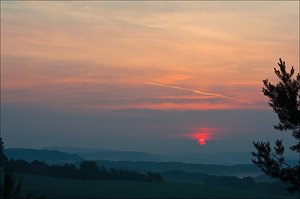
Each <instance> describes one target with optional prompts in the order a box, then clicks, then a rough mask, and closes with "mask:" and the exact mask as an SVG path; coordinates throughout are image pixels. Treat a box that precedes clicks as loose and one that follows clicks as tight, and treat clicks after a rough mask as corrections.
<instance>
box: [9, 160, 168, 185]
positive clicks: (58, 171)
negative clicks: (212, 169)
mask: <svg viewBox="0 0 300 199" xmlns="http://www.w3.org/2000/svg"><path fill="white" fill-rule="evenodd" d="M4 167H5V168H10V169H12V170H13V171H15V172H20V173H29V174H35V175H46V176H53V177H63V178H73V179H83V180H133V181H145V182H162V181H163V178H162V176H161V175H160V174H159V173H155V172H151V171H148V172H146V173H138V172H136V171H134V170H124V169H115V168H111V169H106V168H105V167H103V166H98V165H97V163H96V162H95V161H82V162H81V163H80V164H79V167H76V166H75V165H74V164H69V163H65V164H64V165H48V164H47V163H45V162H43V161H39V160H34V161H32V162H27V161H25V160H14V159H10V160H7V161H5V163H4Z"/></svg>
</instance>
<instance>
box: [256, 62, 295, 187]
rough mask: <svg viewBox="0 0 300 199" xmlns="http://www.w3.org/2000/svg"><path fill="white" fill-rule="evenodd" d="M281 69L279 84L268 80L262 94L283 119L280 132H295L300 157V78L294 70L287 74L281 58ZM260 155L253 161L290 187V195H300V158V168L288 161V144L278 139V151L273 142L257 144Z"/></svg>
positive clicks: (257, 154) (276, 127)
mask: <svg viewBox="0 0 300 199" xmlns="http://www.w3.org/2000/svg"><path fill="white" fill-rule="evenodd" d="M278 66H279V70H278V69H276V68H274V72H275V74H276V75H277V77H278V78H279V80H280V81H279V83H277V84H276V85H273V84H271V83H270V82H269V81H268V79H266V80H264V81H263V83H264V87H263V89H262V92H263V93H264V95H265V96H267V97H268V98H269V103H268V104H269V105H270V106H271V107H272V108H273V110H274V111H275V113H277V116H278V118H279V123H278V124H277V125H275V126H274V128H275V129H277V130H280V131H292V135H293V137H294V138H295V140H296V144H295V145H293V146H291V147H290V149H291V150H292V151H294V152H297V153H299V155H300V75H299V73H298V75H297V76H296V78H295V79H293V78H292V77H293V75H294V73H295V70H294V68H293V67H292V69H291V70H290V72H287V71H286V66H285V62H284V61H282V60H281V59H279V63H278ZM253 144H254V147H255V148H256V150H257V152H252V155H253V156H254V159H252V162H253V163H254V164H256V165H257V166H258V167H259V168H261V169H262V171H263V172H264V173H266V174H267V175H269V176H271V177H273V178H278V179H280V180H282V181H283V182H286V183H288V184H289V185H290V187H289V188H288V190H289V191H290V192H294V191H298V192H300V159H299V165H297V166H294V167H292V166H291V165H289V164H287V163H286V162H285V159H284V156H283V154H284V150H285V148H284V145H283V144H282V140H278V139H277V140H276V142H275V146H274V151H275V153H274V152H273V150H272V149H271V146H270V142H253Z"/></svg>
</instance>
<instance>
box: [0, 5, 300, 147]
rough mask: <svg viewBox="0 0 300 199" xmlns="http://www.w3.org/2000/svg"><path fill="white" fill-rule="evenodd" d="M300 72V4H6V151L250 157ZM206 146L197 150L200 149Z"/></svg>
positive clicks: (270, 132)
mask: <svg viewBox="0 0 300 199" xmlns="http://www.w3.org/2000/svg"><path fill="white" fill-rule="evenodd" d="M279 58H282V59H283V60H285V61H286V63H287V66H288V67H289V68H290V67H291V66H294V67H295V69H296V72H297V73H298V72H299V2H298V1H285V2H283V1H266V2H261V1H247V2H238V1H233V2H230V1H213V2H205V1H190V2H181V1H137V2H133V1H131V2H130V1H101V2H100V1H87V2H84V1H52V2H51V1H48V2H47V1H41V2H38V1H32V2H31V1H1V136H2V137H3V139H4V142H5V144H6V147H27V148H41V147H54V146H72V147H85V148H87V147H88V148H106V149H114V150H131V151H144V152H151V153H170V152H220V151H222V152H238V151H253V144H252V141H266V140H271V141H272V140H274V139H275V138H278V137H280V138H284V140H285V143H287V144H290V143H293V139H292V138H291V136H290V134H289V133H282V132H278V131H276V130H274V129H273V125H274V124H276V123H277V122H278V120H277V118H276V114H275V113H274V112H273V111H272V110H271V108H270V107H268V104H267V99H266V97H264V96H263V94H262V92H261V89H262V86H263V84H262V80H264V79H266V78H268V79H269V80H270V81H271V82H274V83H276V81H277V79H276V77H275V75H274V73H273V70H274V69H273V68H274V67H276V66H277V63H278V59H279ZM200 139H201V140H200Z"/></svg>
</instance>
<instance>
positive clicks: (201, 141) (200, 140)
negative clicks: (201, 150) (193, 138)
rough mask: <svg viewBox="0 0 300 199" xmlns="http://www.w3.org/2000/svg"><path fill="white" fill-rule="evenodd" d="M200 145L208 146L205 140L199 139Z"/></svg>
mask: <svg viewBox="0 0 300 199" xmlns="http://www.w3.org/2000/svg"><path fill="white" fill-rule="evenodd" d="M198 144H200V145H205V144H206V141H205V139H203V138H199V139H198Z"/></svg>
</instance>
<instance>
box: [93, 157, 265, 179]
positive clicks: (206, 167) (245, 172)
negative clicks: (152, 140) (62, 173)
mask: <svg viewBox="0 0 300 199" xmlns="http://www.w3.org/2000/svg"><path fill="white" fill-rule="evenodd" d="M97 163H98V164H99V165H103V166H104V167H106V168H120V169H129V170H136V171H141V172H143V171H147V170H151V171H155V172H165V171H173V170H175V171H185V172H195V173H205V174H211V175H228V176H230V175H231V176H237V177H245V176H259V175H261V174H262V172H261V171H260V169H259V168H257V167H256V166H255V165H251V164H240V165H232V166H228V165H216V164H189V163H181V162H150V161H107V160H98V161H97Z"/></svg>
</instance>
